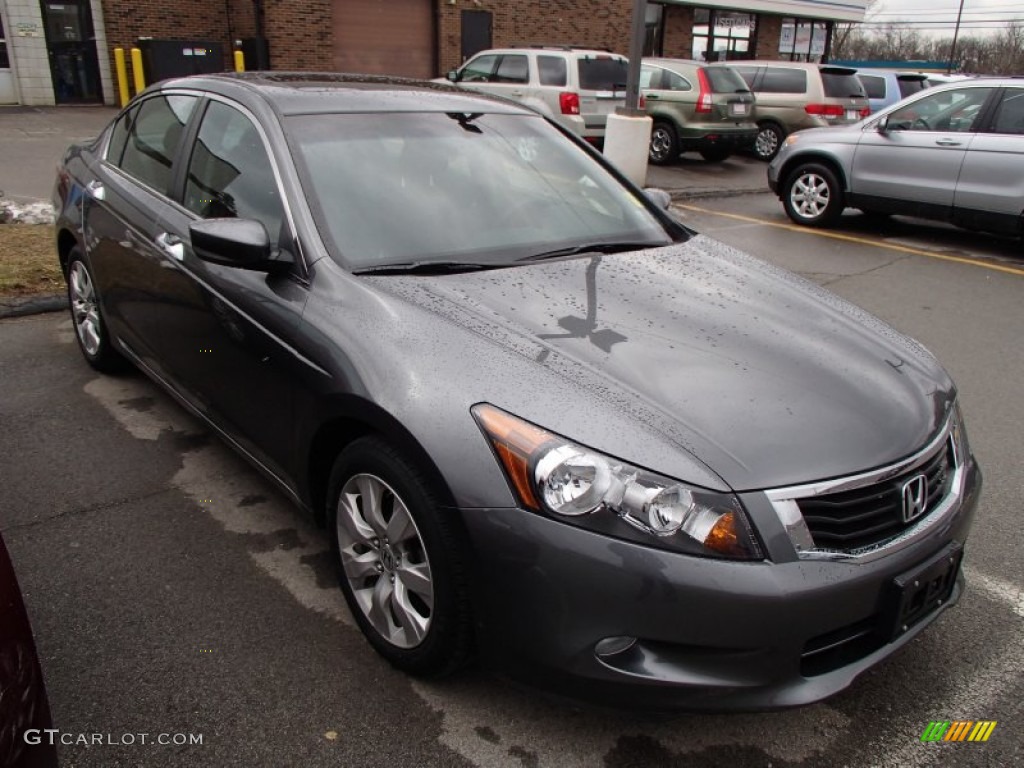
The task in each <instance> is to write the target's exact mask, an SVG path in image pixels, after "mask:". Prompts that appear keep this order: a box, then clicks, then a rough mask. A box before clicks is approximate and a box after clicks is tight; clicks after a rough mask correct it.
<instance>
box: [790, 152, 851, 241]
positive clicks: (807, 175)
mask: <svg viewBox="0 0 1024 768" xmlns="http://www.w3.org/2000/svg"><path fill="white" fill-rule="evenodd" d="M782 204H783V206H785V208H786V215H787V216H789V218H790V219H792V220H793V221H794V222H796V223H797V224H803V225H806V226H809V227H826V226H828V225H830V224H833V223H835V221H836V220H837V219H838V218H839V216H840V215H841V214H842V212H843V208H844V207H845V203H844V201H843V189H842V187H841V186H840V185H839V181H838V180H837V179H836V176H835V174H834V173H833V172H832V170H831V169H830V168H828V167H827V166H825V165H821V164H820V163H805V164H804V165H800V166H797V167H796V168H795V169H793V172H792V173H790V174H789V176H787V177H786V185H785V187H784V188H783V194H782Z"/></svg>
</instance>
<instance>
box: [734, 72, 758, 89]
mask: <svg viewBox="0 0 1024 768" xmlns="http://www.w3.org/2000/svg"><path fill="white" fill-rule="evenodd" d="M730 69H734V70H735V71H736V74H737V75H739V76H740V77H742V78H743V82H745V83H746V84H747V88H750V87H751V86H753V84H754V78H755V77H756V76H757V67H730Z"/></svg>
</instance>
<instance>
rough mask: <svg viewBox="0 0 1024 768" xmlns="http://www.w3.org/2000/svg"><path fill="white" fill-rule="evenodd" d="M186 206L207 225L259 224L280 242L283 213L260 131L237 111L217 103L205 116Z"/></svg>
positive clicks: (188, 180)
mask: <svg viewBox="0 0 1024 768" xmlns="http://www.w3.org/2000/svg"><path fill="white" fill-rule="evenodd" d="M184 202H185V207H186V208H188V209H189V210H190V211H192V212H193V213H195V214H196V215H198V216H201V217H202V218H204V219H210V218H222V217H227V218H234V217H238V218H242V219H256V220H257V221H261V222H263V226H265V227H266V229H267V232H268V234H269V235H270V238H271V240H272V241H276V240H277V239H278V236H279V234H280V232H281V224H282V222H283V221H284V207H283V204H282V202H281V195H280V192H279V189H278V186H277V180H276V179H275V178H274V171H273V166H272V165H271V162H270V155H269V154H268V153H267V149H266V146H265V145H264V144H263V139H262V138H261V137H260V134H259V132H258V131H257V130H256V126H255V125H254V124H253V122H252V121H251V120H250V119H249V118H248V117H247V116H246V115H244V114H243V113H242V112H240V111H238V110H237V109H235V108H234V107H230V106H228V105H227V104H223V103H221V102H219V101H214V102H211V103H210V106H209V107H208V108H207V110H206V114H205V115H203V122H202V125H200V127H199V135H198V136H197V138H196V143H195V146H194V148H193V150H192V157H191V158H190V159H189V165H188V175H187V177H186V181H185V201H184Z"/></svg>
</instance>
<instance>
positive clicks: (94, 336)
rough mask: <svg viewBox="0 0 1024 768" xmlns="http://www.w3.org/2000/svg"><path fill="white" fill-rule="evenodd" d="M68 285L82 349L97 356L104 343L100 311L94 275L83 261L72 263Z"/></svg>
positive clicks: (72, 312) (76, 330) (72, 311)
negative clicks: (93, 279) (97, 303)
mask: <svg viewBox="0 0 1024 768" xmlns="http://www.w3.org/2000/svg"><path fill="white" fill-rule="evenodd" d="M68 286H69V287H70V289H71V314H72V318H73V319H74V322H75V332H76V333H77V334H78V339H79V341H81V342H82V349H84V350H85V352H86V354H88V355H90V356H92V357H95V356H96V355H98V354H99V351H100V345H101V344H102V336H101V335H100V333H101V332H100V313H99V307H98V306H97V305H96V291H95V289H94V288H93V284H92V276H91V275H90V274H89V270H88V269H87V268H86V266H85V264H83V263H82V262H81V261H75V262H74V263H72V265H71V270H70V271H69V273H68Z"/></svg>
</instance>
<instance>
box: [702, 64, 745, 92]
mask: <svg viewBox="0 0 1024 768" xmlns="http://www.w3.org/2000/svg"><path fill="white" fill-rule="evenodd" d="M704 74H705V75H707V77H708V84H709V85H710V86H711V91H712V92H713V93H737V92H740V93H742V92H744V91H748V90H750V88H749V87H748V86H747V84H746V82H745V81H744V80H743V78H742V77H740V76H739V74H738V73H737V72H736V71H734V70H732V69H729V68H728V67H704Z"/></svg>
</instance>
